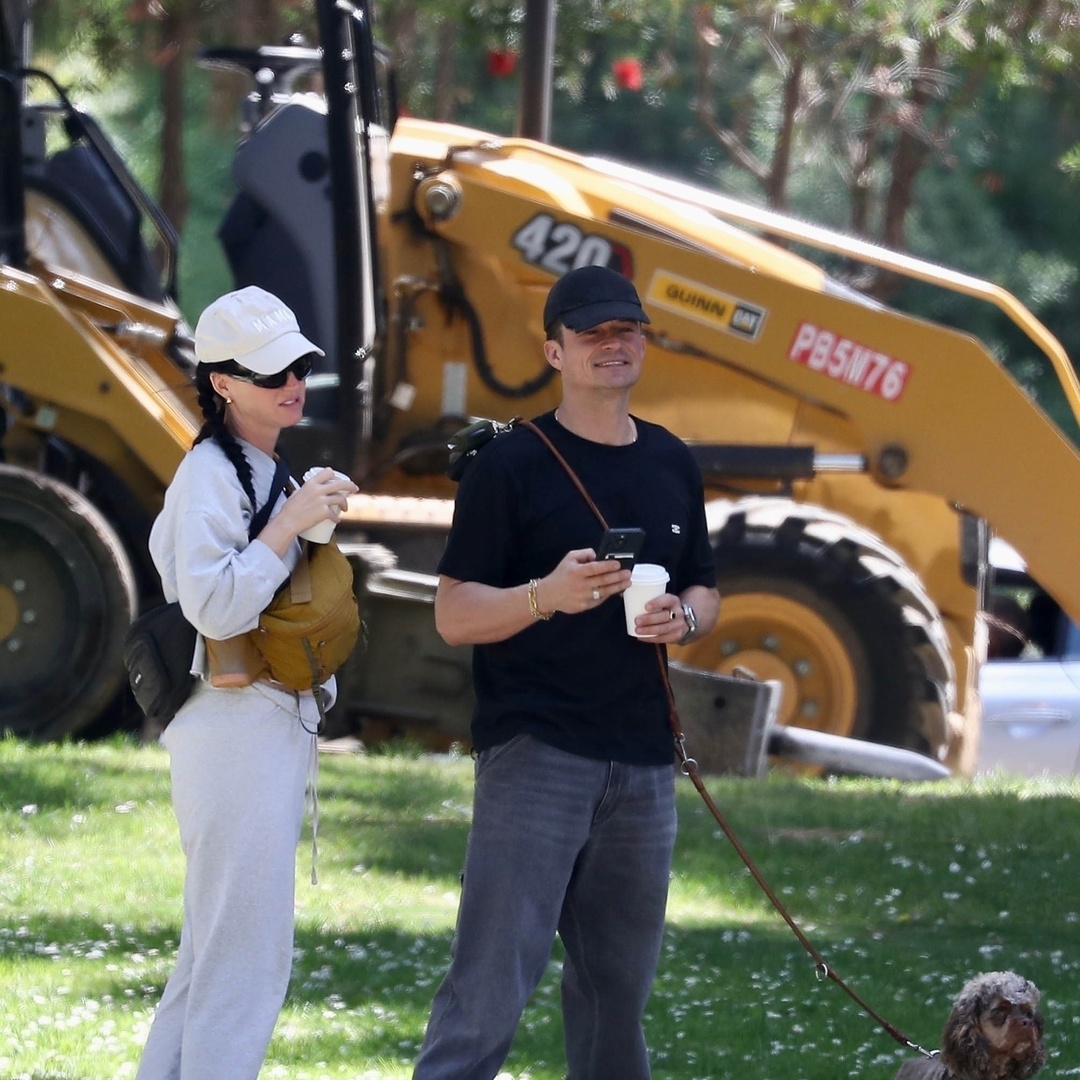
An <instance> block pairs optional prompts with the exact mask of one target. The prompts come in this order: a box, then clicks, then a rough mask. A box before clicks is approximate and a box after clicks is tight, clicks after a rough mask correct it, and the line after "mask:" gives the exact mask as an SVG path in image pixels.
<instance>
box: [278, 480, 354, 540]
mask: <svg viewBox="0 0 1080 1080" xmlns="http://www.w3.org/2000/svg"><path fill="white" fill-rule="evenodd" d="M359 490H360V489H359V488H358V487H357V486H356V484H354V483H353V482H352V481H351V480H350V479H349V478H348V477H347V476H343V475H342V474H341V473H338V472H335V471H334V470H333V469H331V468H325V469H320V470H319V471H318V472H317V473H315V474H314V475H313V476H310V477H309V478H308V479H307V480H305V481H304V483H303V484H302V485H301V486H300V487H299V488H298V489H297V490H296V491H294V492H293V493H292V494H291V495H290V496H289V497H288V498H287V499H286V500H285V505H284V506H283V507H282V508H281V510H280V511H279V512H278V513H277V514H275V515H274V516H273V517H272V518H271V519H270V520H269V521H268V522H267V523H266V527H265V528H264V529H263V531H262V532H261V533H259V539H260V540H261V541H262V542H263V543H264V544H266V545H267V547H269V548H271V549H272V550H273V551H276V552H277V554H278V555H279V556H282V557H284V555H285V553H286V551H287V550H288V548H289V545H290V544H291V543H292V542H293V541H294V540H295V539H296V538H297V536H299V535H300V533H302V532H304V531H305V530H307V529H310V528H311V527H312V526H313V525H318V524H319V523H320V522H322V521H327V520H329V521H335V522H336V521H337V520H338V518H340V516H341V512H342V510H345V509H347V507H348V505H349V496H350V495H355V494H356V492H358V491H359Z"/></svg>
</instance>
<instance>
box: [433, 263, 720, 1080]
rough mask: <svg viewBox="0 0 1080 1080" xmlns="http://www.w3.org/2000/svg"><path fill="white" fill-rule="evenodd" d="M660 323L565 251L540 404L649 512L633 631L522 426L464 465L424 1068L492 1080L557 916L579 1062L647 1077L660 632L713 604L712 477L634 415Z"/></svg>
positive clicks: (670, 809) (664, 882)
mask: <svg viewBox="0 0 1080 1080" xmlns="http://www.w3.org/2000/svg"><path fill="white" fill-rule="evenodd" d="M647 322H649V318H648V316H647V315H646V314H645V312H644V311H643V310H642V307H641V304H640V301H639V299H638V295H637V292H636V291H635V289H634V286H633V284H632V283H631V282H630V281H629V279H627V278H626V277H624V276H622V275H621V274H618V273H616V272H615V271H613V270H609V269H607V268H606V267H599V266H586V267H582V268H580V269H578V270H573V271H571V272H570V273H569V274H567V275H566V276H565V277H563V278H561V279H560V280H559V281H557V282H556V283H555V285H554V286H553V287H552V289H551V292H550V293H549V295H548V300H547V304H546V306H545V309H544V325H545V333H546V334H547V340H546V341H545V343H544V355H545V356H546V357H547V360H548V363H549V364H551V365H552V367H554V368H556V369H557V370H558V371H559V373H560V375H561V379H562V400H561V402H560V404H559V407H558V408H557V409H556V410H555V411H554V412H553V413H548V414H546V415H544V416H541V417H538V418H537V419H536V421H535V422H536V424H537V426H538V427H539V428H540V429H541V430H542V431H543V432H544V433H545V434H546V435H547V436H548V437H549V438H550V439H551V441H552V443H554V445H555V446H556V448H557V449H558V450H559V452H560V453H561V454H562V455H563V456H564V457H565V458H566V459H567V461H568V462H569V463H570V465H571V466H572V467H573V468H574V470H575V471H576V472H577V474H578V476H579V477H580V479H581V481H582V482H583V484H584V486H585V488H586V490H587V491H588V492H589V494H590V495H591V496H592V498H593V500H594V501H595V502H596V504H597V505H598V506H599V508H600V510H601V512H602V513H603V515H604V517H605V518H606V520H607V522H608V524H609V525H611V526H623V527H638V528H641V529H644V531H645V541H644V546H643V548H642V550H641V552H640V555H639V559H640V561H642V562H647V563H656V564H660V565H662V566H664V567H665V568H666V570H667V571H668V574H669V584H668V586H667V588H668V589H669V591H668V592H665V593H663V594H662V595H660V596H657V597H656V598H654V599H653V600H651V601H650V602H649V604H648V605H647V607H648V610H647V612H646V614H644V615H641V616H639V617H638V618H637V621H636V630H637V633H638V634H639V635H641V636H643V637H644V636H646V635H647V640H639V638H638V637H634V636H631V635H630V634H629V633H628V631H627V626H626V622H625V617H624V611H623V605H622V602H621V601H620V599H619V594H620V593H622V592H623V591H624V590H625V589H626V587H627V586H628V585H629V583H630V572H629V571H628V570H623V569H620V568H619V564H618V563H617V562H611V561H606V560H598V559H597V558H596V547H597V546H598V545H599V541H600V536H601V531H602V530H601V527H600V524H599V522H598V520H597V518H596V517H595V516H594V514H593V512H592V511H591V510H590V508H589V506H588V504H587V503H586V502H585V500H584V499H583V498H582V496H581V493H580V492H579V491H578V490H577V488H576V487H575V486H574V485H573V483H572V481H571V480H570V479H569V477H568V476H567V474H566V473H565V472H564V470H563V469H562V467H561V466H560V465H559V463H558V462H557V461H556V459H555V457H554V455H553V454H552V453H551V451H550V449H549V448H548V447H546V446H545V445H544V444H543V442H542V441H541V440H540V439H538V438H537V437H536V435H535V434H534V433H533V432H531V431H529V430H528V429H526V428H524V427H516V428H514V429H512V430H511V431H510V432H508V433H506V434H505V435H500V436H499V437H498V438H496V439H495V440H494V441H493V442H491V443H490V444H489V445H488V446H486V447H485V448H484V449H483V450H482V451H481V452H480V453H479V454H478V455H477V456H476V459H475V460H474V461H472V462H471V464H470V465H469V468H468V471H467V472H466V473H465V476H464V478H463V479H462V482H461V487H460V489H459V492H458V497H457V503H456V508H455V513H454V524H453V527H452V529H451V533H450V537H449V540H448V542H447V546H446V551H445V553H444V555H443V558H442V560H441V562H440V565H439V574H440V578H439V587H438V592H437V595H436V600H435V619H436V623H437V626H438V629H439V632H440V634H442V636H443V637H444V638H445V639H446V641H448V642H449V643H451V644H471V645H473V646H474V649H473V677H474V682H475V686H476V697H477V706H476V711H475V713H474V716H473V721H472V742H473V749H474V751H475V753H476V789H475V794H474V805H473V823H472V828H471V830H470V833H469V842H468V851H467V854H466V861H465V873H464V876H463V879H462V881H463V889H462V897H461V908H460V912H459V915H458V925H457V934H456V938H455V941H454V947H453V958H452V962H451V966H450V970H449V972H448V974H447V976H446V978H445V979H444V981H443V983H442V985H441V987H440V988H439V990H438V992H437V994H436V997H435V1001H434V1003H433V1006H432V1012H431V1018H430V1021H429V1023H428V1029H427V1034H426V1037H425V1039H424V1045H423V1047H422V1048H421V1051H420V1055H419V1058H418V1060H417V1064H416V1070H415V1072H414V1074H413V1076H414V1080H492V1078H493V1077H494V1076H495V1075H496V1073H497V1072H498V1071H499V1068H500V1067H501V1065H502V1063H503V1061H504V1060H505V1058H506V1055H507V1053H508V1052H509V1049H510V1044H511V1042H512V1040H513V1036H514V1032H515V1031H516V1029H517V1025H518V1022H519V1020H520V1018H521V1013H522V1010H523V1009H524V1007H525V1004H526V1002H527V1001H528V999H529V997H530V995H531V994H532V992H533V990H534V989H535V987H536V985H537V983H538V982H539V981H540V979H541V977H542V975H543V973H544V969H545V967H546V964H547V961H548V959H549V957H550V954H551V946H552V941H553V939H554V936H555V934H556V933H558V935H559V937H560V938H561V939H562V942H563V946H564V948H565V961H564V966H563V979H562V994H563V999H562V1000H563V1026H564V1031H565V1044H566V1055H567V1064H568V1076H569V1078H570V1080H648V1078H649V1076H650V1070H649V1062H648V1054H647V1051H646V1047H645V1039H644V1034H643V1031H642V1015H643V1013H644V1009H645V1004H646V1002H647V1000H648V996H649V991H650V988H651V985H652V980H653V977H654V975H655V972H656V964H657V960H658V957H659V951H660V943H661V938H662V934H663V924H664V908H665V905H666V902H667V886H668V877H669V873H670V867H671V852H672V848H673V846H674V842H675V803H674V768H673V762H674V749H673V741H672V735H671V731H670V729H669V726H668V707H667V698H666V694H665V690H664V685H663V681H662V678H661V674H660V665H659V664H658V662H657V656H656V649H655V645H657V644H658V645H661V646H664V645H669V644H674V643H679V642H685V641H689V640H692V639H693V638H694V637H697V636H700V635H702V634H704V633H707V632H708V631H709V630H711V629H712V626H713V624H714V623H715V621H716V616H717V613H718V610H719V603H720V599H719V595H718V594H717V591H716V588H715V580H716V579H715V571H714V566H713V559H712V552H711V550H710V547H709V542H708V536H707V532H706V525H705V512H704V493H703V488H702V482H701V475H700V472H699V470H698V468H697V465H696V464H695V462H694V460H693V458H692V457H691V455H690V453H689V451H688V450H687V448H686V447H685V446H684V445H683V443H682V442H680V441H679V440H678V439H677V438H675V437H674V436H673V435H671V434H670V433H669V432H667V431H666V430H665V429H663V428H661V427H659V426H657V425H655V424H650V423H647V422H645V421H644V420H640V419H638V418H637V417H634V416H631V414H630V411H629V403H630V392H631V390H632V388H633V387H634V385H635V384H636V383H637V381H638V379H639V378H640V376H641V371H642V365H643V363H644V358H645V336H644V332H643V324H644V323H647Z"/></svg>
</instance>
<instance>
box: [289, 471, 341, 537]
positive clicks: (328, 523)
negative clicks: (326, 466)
mask: <svg viewBox="0 0 1080 1080" xmlns="http://www.w3.org/2000/svg"><path fill="white" fill-rule="evenodd" d="M321 472H322V468H312V469H308V471H307V472H306V473H304V476H303V480H304V483H305V484H306V483H307V482H308V481H309V480H310V479H311V478H312V477H313V476H318V475H319V473H321ZM334 475H335V476H336V477H338V479H340V480H348V479H349V478H348V477H347V476H346V475H345V474H344V473H340V472H338V471H337V470H336V469H335V470H334ZM336 528H337V520H336V519H335V518H326V519H325V520H324V521H320V522H318V523H316V524H315V525H312V526H311V528H310V529H305V530H304V531H303V532H302V533H300V539H301V540H310V541H311V542H312V543H313V544H329V543H330V538H331V537H332V536H333V535H334V529H336Z"/></svg>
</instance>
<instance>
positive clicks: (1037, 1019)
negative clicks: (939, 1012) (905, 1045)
mask: <svg viewBox="0 0 1080 1080" xmlns="http://www.w3.org/2000/svg"><path fill="white" fill-rule="evenodd" d="M1038 1006H1039V991H1038V989H1037V988H1036V986H1035V984H1034V983H1033V982H1030V981H1029V980H1027V979H1024V978H1021V976H1019V975H1014V974H1013V973H1012V972H1011V971H991V972H989V973H988V974H986V975H977V976H976V977H975V978H974V979H972V980H971V981H970V982H968V983H967V984H966V985H965V986H964V988H963V990H961V991H960V994H959V995H958V996H957V998H956V1000H955V1001H954V1002H953V1007H952V1012H951V1013H950V1014H949V1019H948V1021H947V1022H946V1024H945V1030H944V1032H943V1033H942V1036H941V1056H940V1057H936V1058H920V1059H919V1060H917V1061H906V1062H904V1064H903V1065H902V1066H901V1068H900V1071H899V1072H898V1073H897V1074H896V1076H895V1078H894V1080H1029V1078H1030V1077H1032V1076H1034V1075H1035V1074H1036V1073H1037V1072H1038V1071H1039V1070H1040V1069H1041V1068H1042V1067H1043V1066H1044V1065H1045V1064H1046V1048H1045V1047H1044V1046H1043V1037H1042V1035H1043V1018H1042V1016H1041V1015H1040V1014H1039V1011H1038Z"/></svg>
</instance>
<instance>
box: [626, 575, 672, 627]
mask: <svg viewBox="0 0 1080 1080" xmlns="http://www.w3.org/2000/svg"><path fill="white" fill-rule="evenodd" d="M667 583H668V572H667V571H666V570H665V569H664V568H663V567H662V566H659V565H657V564H656V563H636V564H635V565H634V569H633V570H631V571H630V586H629V588H627V590H626V592H624V593H623V594H622V597H623V606H624V607H625V608H626V632H627V633H628V634H629V635H630V636H631V637H636V638H651V637H656V635H655V634H639V633H638V632H637V630H636V629H635V628H634V620H635V619H636V618H637V617H638V616H639V615H644V614H645V605H646V604H647V603H648V602H649V601H650V600H652V599H654V598H655V597H657V596H663V595H664V593H665V592H667Z"/></svg>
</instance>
